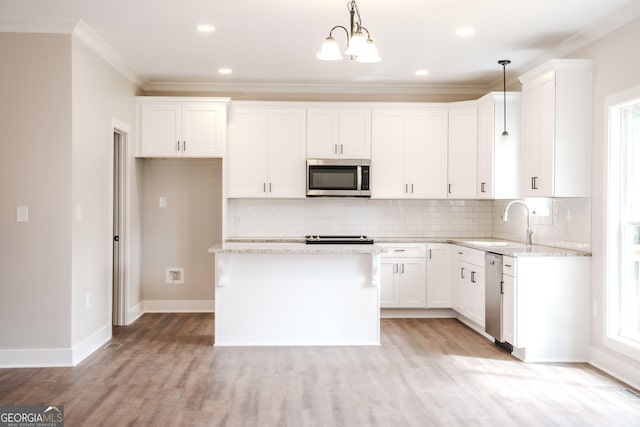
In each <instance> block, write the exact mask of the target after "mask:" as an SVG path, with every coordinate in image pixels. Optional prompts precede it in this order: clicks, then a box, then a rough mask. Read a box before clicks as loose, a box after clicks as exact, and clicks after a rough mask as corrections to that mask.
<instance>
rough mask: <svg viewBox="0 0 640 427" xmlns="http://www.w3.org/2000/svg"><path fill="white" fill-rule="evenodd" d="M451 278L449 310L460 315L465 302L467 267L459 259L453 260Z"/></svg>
mask: <svg viewBox="0 0 640 427" xmlns="http://www.w3.org/2000/svg"><path fill="white" fill-rule="evenodd" d="M453 265H454V268H453V277H452V278H451V308H453V309H454V310H455V311H457V312H458V313H460V314H464V313H465V310H466V307H467V301H466V299H467V298H466V292H465V290H466V283H467V281H468V280H469V274H470V271H469V267H468V264H467V263H465V262H462V261H460V260H459V259H455V260H454V263H453Z"/></svg>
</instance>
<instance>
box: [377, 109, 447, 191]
mask: <svg viewBox="0 0 640 427" xmlns="http://www.w3.org/2000/svg"><path fill="white" fill-rule="evenodd" d="M447 120H448V117H447V109H446V108H441V107H422V108H418V107H413V108H409V107H407V108H404V107H400V108H388V109H374V110H373V112H372V133H373V136H372V143H371V145H372V154H371V188H372V195H371V197H372V198H379V199H385V198H387V199H394V198H418V199H439V198H440V199H443V198H446V197H447V194H446V189H447V181H446V180H447V169H446V164H447V162H446V159H447Z"/></svg>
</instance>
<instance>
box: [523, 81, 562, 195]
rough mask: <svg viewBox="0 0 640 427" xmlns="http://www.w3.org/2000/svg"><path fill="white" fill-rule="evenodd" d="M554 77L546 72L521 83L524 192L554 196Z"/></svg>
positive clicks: (525, 193)
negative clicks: (525, 85) (525, 83)
mask: <svg viewBox="0 0 640 427" xmlns="http://www.w3.org/2000/svg"><path fill="white" fill-rule="evenodd" d="M554 82H555V80H554V78H553V73H549V74H548V75H546V76H544V78H542V79H540V80H539V81H537V82H535V83H532V84H530V85H527V87H523V91H522V99H523V101H522V102H523V135H524V150H523V151H524V159H523V165H524V167H523V169H524V177H523V182H522V184H523V189H522V192H523V195H524V196H531V197H544V196H553V154H554V147H555V83H554Z"/></svg>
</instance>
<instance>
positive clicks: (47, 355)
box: [0, 348, 73, 368]
mask: <svg viewBox="0 0 640 427" xmlns="http://www.w3.org/2000/svg"><path fill="white" fill-rule="evenodd" d="M72 361H73V354H72V350H71V349H70V348H33V349H15V350H0V368H56V367H66V366H73V363H72Z"/></svg>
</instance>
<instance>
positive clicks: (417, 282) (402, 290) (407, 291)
mask: <svg viewBox="0 0 640 427" xmlns="http://www.w3.org/2000/svg"><path fill="white" fill-rule="evenodd" d="M380 246H383V247H385V248H387V250H388V252H386V253H383V254H382V256H381V257H380V273H381V274H380V276H381V277H380V307H381V308H424V307H425V302H426V270H427V268H426V266H427V259H426V250H427V248H426V246H427V245H426V244H422V243H415V244H393V243H383V244H380Z"/></svg>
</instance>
